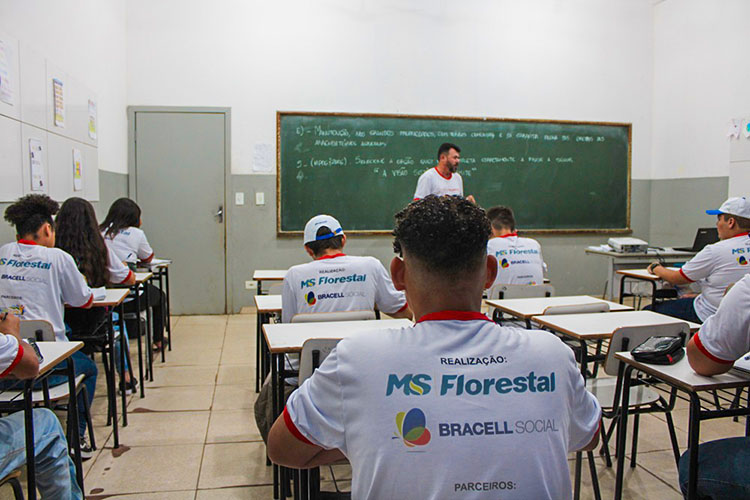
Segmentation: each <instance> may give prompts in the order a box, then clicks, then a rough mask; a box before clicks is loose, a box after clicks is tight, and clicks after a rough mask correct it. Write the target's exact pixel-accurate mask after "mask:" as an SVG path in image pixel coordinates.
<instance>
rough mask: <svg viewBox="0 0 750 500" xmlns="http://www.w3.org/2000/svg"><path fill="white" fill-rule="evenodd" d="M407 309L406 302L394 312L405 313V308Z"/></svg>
mask: <svg viewBox="0 0 750 500" xmlns="http://www.w3.org/2000/svg"><path fill="white" fill-rule="evenodd" d="M407 307H409V303H408V302H404V305H403V306H402V307H401V309H399V310H398V311H396V312H397V313H400V312H401V311H406V308H407Z"/></svg>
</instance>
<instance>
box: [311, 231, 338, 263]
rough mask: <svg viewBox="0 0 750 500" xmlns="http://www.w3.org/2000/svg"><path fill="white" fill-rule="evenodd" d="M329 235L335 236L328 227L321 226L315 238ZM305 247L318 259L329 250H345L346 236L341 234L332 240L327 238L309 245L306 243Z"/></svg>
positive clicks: (332, 237)
mask: <svg viewBox="0 0 750 500" xmlns="http://www.w3.org/2000/svg"><path fill="white" fill-rule="evenodd" d="M327 234H333V231H331V230H330V228H328V226H321V227H319V228H318V232H317V233H315V236H316V237H318V236H325V235H327ZM305 246H306V247H308V248H309V249H310V250H312V253H313V255H315V256H316V257H318V256H320V255H322V254H323V252H325V251H326V250H328V249H332V250H341V249H342V248H344V235H342V234H340V235H338V236H331V237H330V238H326V239H324V240H315V241H311V242H309V243H305Z"/></svg>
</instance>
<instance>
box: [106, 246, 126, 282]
mask: <svg viewBox="0 0 750 500" xmlns="http://www.w3.org/2000/svg"><path fill="white" fill-rule="evenodd" d="M110 244H111V242H110ZM110 244H107V245H106V246H107V272H108V273H109V282H110V283H112V284H114V285H120V284H122V283H125V281H127V279H128V278H130V275H131V274H133V271H131V270H130V268H129V267H128V266H126V265H125V264H123V263H122V261H121V260H120V259H119V257H117V254H116V253H115V251H114V250H113V249H112V247H111V246H110Z"/></svg>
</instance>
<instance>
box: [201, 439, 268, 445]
mask: <svg viewBox="0 0 750 500" xmlns="http://www.w3.org/2000/svg"><path fill="white" fill-rule="evenodd" d="M253 443H263V444H264V445H265V443H264V442H263V438H258V439H240V440H237V441H206V443H205V445H206V446H208V445H214V444H253Z"/></svg>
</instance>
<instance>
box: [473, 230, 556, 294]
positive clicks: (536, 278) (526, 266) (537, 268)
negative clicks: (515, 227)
mask: <svg viewBox="0 0 750 500" xmlns="http://www.w3.org/2000/svg"><path fill="white" fill-rule="evenodd" d="M487 254H488V255H493V256H494V257H495V258H496V259H497V264H498V267H497V278H495V282H494V283H493V285H497V284H501V283H502V284H507V285H541V284H542V283H544V270H545V269H546V267H547V266H546V264H545V263H544V259H542V247H541V246H539V243H538V242H537V241H536V240H532V239H531V238H521V237H519V236H518V234H517V233H511V234H508V235H505V236H498V237H495V238H490V240H489V241H488V242H487Z"/></svg>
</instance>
